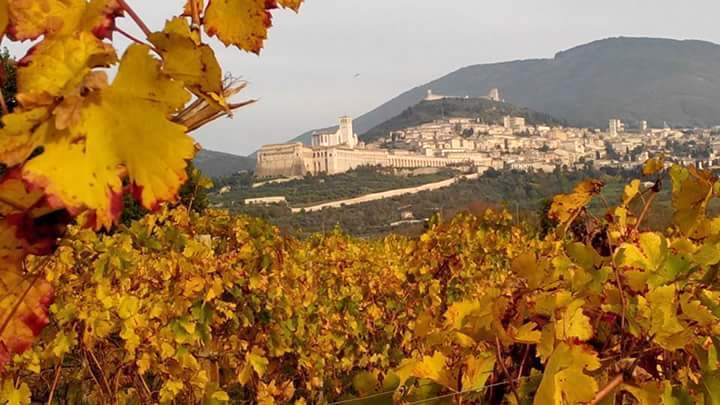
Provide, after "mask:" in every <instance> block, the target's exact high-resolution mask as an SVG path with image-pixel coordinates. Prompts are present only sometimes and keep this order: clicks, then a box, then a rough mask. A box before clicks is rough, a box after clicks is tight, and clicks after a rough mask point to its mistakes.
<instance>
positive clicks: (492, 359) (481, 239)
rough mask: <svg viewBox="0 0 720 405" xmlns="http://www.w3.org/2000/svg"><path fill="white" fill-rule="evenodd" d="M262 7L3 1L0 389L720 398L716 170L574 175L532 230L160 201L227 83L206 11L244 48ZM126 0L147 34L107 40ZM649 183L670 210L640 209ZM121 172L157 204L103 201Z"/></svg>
mask: <svg viewBox="0 0 720 405" xmlns="http://www.w3.org/2000/svg"><path fill="white" fill-rule="evenodd" d="M277 6H284V7H288V8H293V9H297V7H298V6H299V2H298V1H289V0H287V1H278V2H275V1H266V0H225V1H220V0H211V1H207V2H206V1H202V0H190V2H188V4H187V5H186V6H185V8H184V10H179V13H180V15H179V16H174V17H171V18H169V19H168V20H167V22H166V24H165V26H164V27H163V28H162V29H161V30H157V31H151V30H150V28H149V27H147V26H146V25H145V23H144V22H143V21H142V19H141V18H140V16H138V15H137V14H136V13H135V12H134V11H133V10H132V9H131V8H130V7H129V6H128V5H127V4H126V3H125V1H123V0H92V1H86V0H0V30H1V31H2V32H4V33H5V36H6V37H7V38H10V39H11V40H30V41H35V42H34V43H33V46H32V48H31V50H30V52H28V54H27V55H26V56H25V57H23V58H22V59H20V61H19V64H18V69H17V77H18V94H17V95H16V99H17V102H18V105H17V106H16V107H15V108H14V109H13V110H12V111H10V108H8V106H7V105H5V104H3V105H0V107H3V106H4V107H3V109H4V111H3V118H2V128H0V162H2V163H3V164H4V165H5V166H6V169H7V170H3V175H2V178H0V259H1V260H0V322H2V323H1V324H0V403H1V404H5V403H9V404H13V405H15V404H23V405H25V404H30V403H31V402H33V401H35V402H45V403H107V404H116V403H117V404H136V403H181V404H185V403H204V404H221V403H262V404H272V403H279V404H286V403H294V404H308V403H312V404H315V403H319V404H328V403H329V404H337V403H353V402H354V403H366V404H368V403H400V404H414V403H430V402H432V403H458V404H459V403H508V404H518V405H519V404H537V405H546V404H548V405H549V404H601V403H602V404H613V403H617V404H627V403H638V404H661V403H662V404H666V405H669V404H695V403H705V404H713V405H714V404H720V368H719V367H720V363H719V362H718V351H719V350H720V339H718V336H720V281H719V280H718V274H719V272H720V271H719V270H720V218H711V217H708V215H707V211H708V207H710V205H711V204H712V203H713V202H714V201H716V199H717V198H718V197H720V183H719V182H718V179H717V178H716V177H715V176H714V174H713V173H711V172H709V171H704V170H700V169H697V168H695V167H681V166H671V167H669V169H667V170H666V164H665V163H664V162H663V161H662V159H653V160H651V161H649V162H648V163H647V164H646V165H645V167H644V170H643V174H644V176H645V178H643V179H637V180H633V181H632V182H630V184H628V185H627V186H626V187H625V189H624V193H623V195H622V198H621V200H620V201H616V202H613V203H612V204H611V203H609V202H606V201H604V196H603V184H602V183H601V182H598V181H595V180H592V179H588V180H586V181H584V182H582V183H580V184H578V185H577V186H576V187H575V188H574V190H573V191H572V192H570V193H568V194H564V195H559V196H556V197H555V198H554V200H553V203H552V206H551V208H550V210H549V215H550V217H551V219H552V220H553V221H554V222H555V224H556V227H555V229H554V230H552V231H551V232H550V234H549V235H548V236H546V237H542V238H541V237H538V236H537V235H536V234H535V233H534V232H533V230H532V229H529V228H528V227H526V226H525V225H523V224H522V223H518V222H516V221H514V220H513V218H512V217H511V216H510V215H509V214H508V213H507V212H503V211H500V212H498V211H493V210H487V211H485V212H482V213H478V215H470V214H461V215H459V216H457V217H455V218H453V219H451V220H449V221H445V222H443V221H432V222H431V224H430V225H429V226H428V229H427V230H426V231H425V232H424V233H423V234H422V235H421V236H419V237H416V238H412V237H400V236H390V237H387V238H385V239H381V240H364V239H355V238H352V237H349V236H347V235H344V234H343V233H342V232H341V231H339V230H338V231H335V232H332V233H329V234H325V235H316V236H314V237H311V238H308V239H304V240H297V239H294V238H292V237H287V236H284V235H282V234H281V233H280V232H279V231H278V229H276V228H275V227H273V226H270V225H269V224H267V223H265V222H264V221H262V220H258V219H252V218H247V217H238V216H233V215H231V214H228V213H227V212H223V211H208V212H205V213H202V214H198V213H197V212H195V211H194V210H190V209H188V208H187V207H184V206H176V207H173V206H172V205H173V204H167V203H171V202H172V201H174V200H175V198H176V195H177V193H178V189H179V188H180V186H181V185H182V184H183V182H184V181H185V179H186V170H185V169H186V165H187V160H188V159H190V158H192V156H193V155H194V152H195V145H194V142H193V141H192V139H191V138H190V137H189V135H188V133H189V132H190V131H192V130H194V129H196V128H198V127H200V126H202V125H204V124H206V123H208V122H210V121H212V120H213V119H215V118H218V117H220V116H223V115H227V114H229V113H230V112H231V111H232V110H234V109H236V108H238V107H240V106H242V105H244V104H245V103H239V104H233V103H232V102H230V101H229V97H230V96H232V95H234V94H236V93H237V92H238V91H240V90H241V89H242V86H243V85H242V84H241V83H240V84H238V83H235V84H230V85H229V84H228V83H227V82H225V81H223V74H222V71H221V69H220V66H219V64H218V63H217V61H216V60H215V56H214V54H213V51H212V48H210V47H209V46H208V45H207V43H206V42H204V40H203V34H206V35H209V36H216V37H217V38H218V39H219V40H220V41H221V42H223V43H224V44H226V45H234V46H237V47H238V48H240V49H243V50H246V51H250V52H258V51H259V50H260V48H261V47H262V43H263V41H264V39H265V38H266V36H267V28H268V26H269V25H270V19H271V15H270V13H269V10H272V9H273V8H275V7H277ZM123 15H127V16H129V17H131V18H132V19H133V20H134V21H135V22H136V23H137V25H138V27H139V30H140V31H141V32H142V33H143V37H142V39H137V38H133V42H134V43H133V44H132V45H131V46H130V47H128V48H127V49H125V50H124V51H123V52H121V53H118V51H117V50H116V49H115V48H114V47H113V46H112V41H111V34H113V33H115V34H118V33H121V34H122V35H128V34H126V33H124V31H121V30H118V29H117V28H116V27H115V19H116V18H118V17H121V16H123ZM111 66H117V68H118V70H117V74H116V75H115V76H114V78H113V80H112V81H110V80H109V79H108V77H109V76H108V75H107V69H108V68H109V67H111ZM0 101H2V98H0ZM664 187H667V188H671V189H672V194H673V199H672V202H673V207H674V215H673V222H674V226H673V227H672V228H671V229H668V230H666V231H664V232H654V231H648V230H647V229H645V227H644V226H643V223H644V220H645V218H646V217H647V214H648V212H649V211H650V210H651V209H652V205H653V201H654V199H655V197H656V195H657V194H658V193H659V192H660V190H662V189H663V188H664ZM128 195H131V196H133V198H135V199H136V200H137V201H138V203H139V204H141V205H142V206H143V207H144V208H146V209H148V210H151V211H154V212H153V213H151V214H149V215H147V216H145V217H143V218H142V219H140V220H138V221H135V222H133V223H132V224H130V225H120V226H118V225H117V223H118V220H119V218H120V210H121V206H122V205H121V204H122V201H123V198H125V197H126V196H128ZM596 199H600V200H601V201H604V202H605V203H606V206H605V208H604V209H603V210H602V212H601V213H598V212H593V211H591V210H590V209H589V208H588V206H589V204H590V202H591V201H593V200H596ZM99 230H102V231H103V232H98V231H99ZM61 236H62V238H60V237H61ZM33 343H34V344H33Z"/></svg>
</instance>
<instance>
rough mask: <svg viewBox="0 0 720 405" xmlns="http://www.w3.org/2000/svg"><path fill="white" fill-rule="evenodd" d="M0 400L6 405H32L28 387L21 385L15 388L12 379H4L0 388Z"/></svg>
mask: <svg viewBox="0 0 720 405" xmlns="http://www.w3.org/2000/svg"><path fill="white" fill-rule="evenodd" d="M0 398H2V399H3V401H7V402H3V403H5V404H7V405H30V404H31V403H32V393H31V392H30V387H28V385H27V384H25V383H21V384H20V385H19V386H17V387H16V386H15V383H14V382H13V381H12V378H8V379H6V380H5V381H4V382H3V384H2V387H0Z"/></svg>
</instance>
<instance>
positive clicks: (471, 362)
mask: <svg viewBox="0 0 720 405" xmlns="http://www.w3.org/2000/svg"><path fill="white" fill-rule="evenodd" d="M465 366H466V368H465V372H464V373H463V375H462V387H461V389H462V390H463V391H468V390H479V389H481V388H483V387H484V386H485V383H486V382H487V380H488V378H490V376H491V375H492V373H493V369H494V368H495V353H484V354H481V355H479V356H477V357H475V356H468V357H467V358H466V360H465Z"/></svg>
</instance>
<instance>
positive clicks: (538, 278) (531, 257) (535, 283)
mask: <svg viewBox="0 0 720 405" xmlns="http://www.w3.org/2000/svg"><path fill="white" fill-rule="evenodd" d="M511 269H512V271H513V273H515V274H517V275H518V276H520V277H522V278H524V279H525V281H527V283H528V288H530V289H531V290H535V289H537V288H539V287H540V285H541V283H542V281H543V280H545V278H546V276H547V275H546V274H545V272H544V271H542V269H540V268H539V266H538V263H537V257H536V256H535V253H532V252H525V253H523V254H521V255H520V256H518V257H516V258H515V259H513V261H512V265H511Z"/></svg>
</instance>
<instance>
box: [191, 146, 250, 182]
mask: <svg viewBox="0 0 720 405" xmlns="http://www.w3.org/2000/svg"><path fill="white" fill-rule="evenodd" d="M194 163H195V167H197V168H198V169H200V171H201V172H202V173H203V174H204V175H206V176H208V177H212V178H218V177H228V176H230V175H232V174H234V173H237V172H239V171H242V170H249V171H253V170H255V163H256V161H255V159H254V158H251V157H246V156H238V155H232V154H229V153H223V152H215V151H211V150H204V149H203V150H201V151H200V152H198V154H197V155H196V156H195V160H194Z"/></svg>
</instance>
